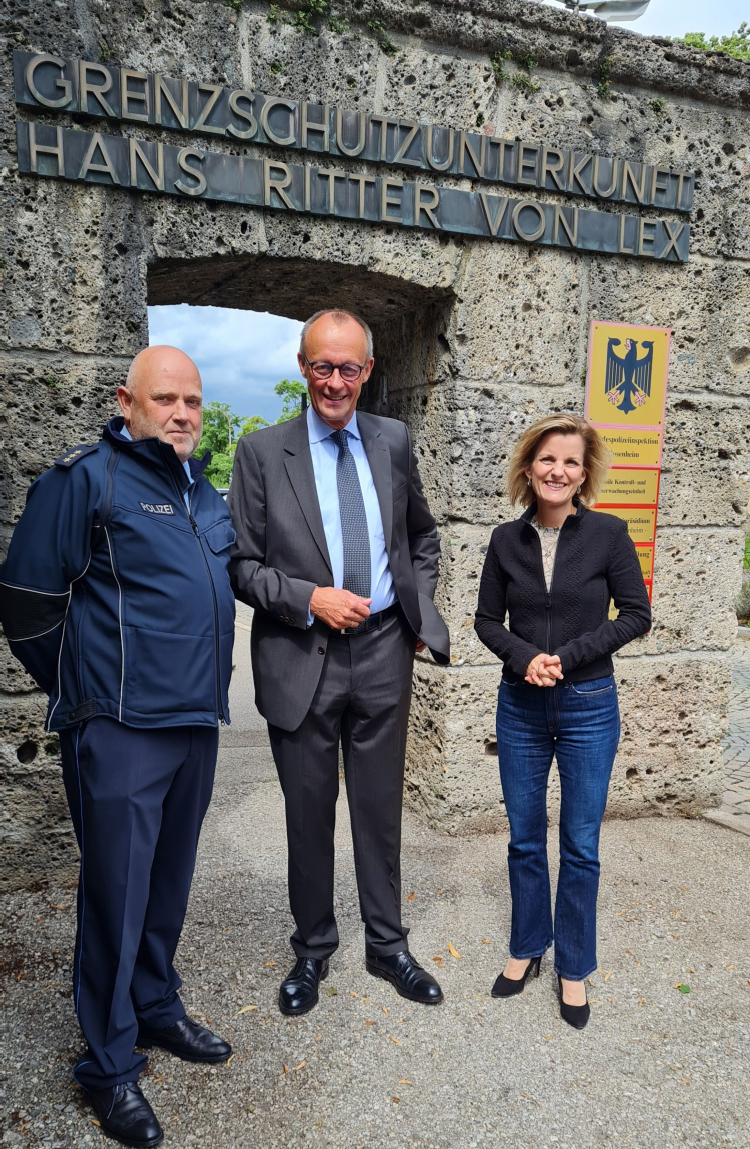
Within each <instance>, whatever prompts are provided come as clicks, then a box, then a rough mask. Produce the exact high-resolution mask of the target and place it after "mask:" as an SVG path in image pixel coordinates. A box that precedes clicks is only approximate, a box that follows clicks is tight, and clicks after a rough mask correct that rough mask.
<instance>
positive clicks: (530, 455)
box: [505, 411, 612, 507]
mask: <svg viewBox="0 0 750 1149" xmlns="http://www.w3.org/2000/svg"><path fill="white" fill-rule="evenodd" d="M545 435H580V436H581V438H582V439H583V468H584V470H585V472H586V478H585V479H584V480H583V483H582V485H581V493H580V495H579V496H578V497H579V499H580V500H581V502H583V503H586V504H589V505H590V504H591V503H595V502H596V496H597V495H598V493H599V491H600V489H601V487H602V484H603V483H604V480H605V479H606V477H607V472H608V471H609V468H610V466H611V465H612V455H611V453H610V451H609V448H608V447H607V445H606V444H605V442H604V440H603V439H602V438H601V437H600V436H599V434H598V433H597V432H596V431H595V430H594V428H593V427H592V426H591V424H590V423H587V422H586V420H585V419H582V418H581V416H580V415H571V414H569V413H568V412H567V411H563V412H560V413H559V414H554V415H545V417H544V418H543V419H540V420H539V421H538V422H537V423H534V424H533V426H531V427H529V428H528V430H527V431H524V433H523V435H521V438H520V439H519V440H518V442H517V443H516V445H515V447H514V448H513V451H512V453H511V456H510V460H509V461H508V474H507V477H506V480H505V489H506V491H507V494H508V498H509V499H510V501H511V503H521V504H522V505H523V506H524V507H528V506H529V505H530V504H531V503H533V502H534V501H535V499H536V496H535V494H534V491H533V488H532V487H530V486H529V481H528V478H527V476H526V472H527V471H528V470H529V469H530V467H531V464H532V463H533V462H534V459H535V457H536V454H537V451H538V450H539V444H540V443H541V441H542V439H543V438H544V437H545Z"/></svg>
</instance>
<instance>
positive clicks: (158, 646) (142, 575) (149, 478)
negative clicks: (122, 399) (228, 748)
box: [0, 416, 235, 730]
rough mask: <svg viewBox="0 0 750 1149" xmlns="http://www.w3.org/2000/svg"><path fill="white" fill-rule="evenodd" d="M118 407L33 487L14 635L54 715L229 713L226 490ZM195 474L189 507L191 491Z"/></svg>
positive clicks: (203, 718) (205, 722)
mask: <svg viewBox="0 0 750 1149" xmlns="http://www.w3.org/2000/svg"><path fill="white" fill-rule="evenodd" d="M122 426H123V419H122V416H118V417H117V418H115V419H111V420H110V422H109V423H108V424H107V426H106V428H105V430H104V434H103V437H102V439H101V440H100V442H99V443H96V444H93V445H87V446H81V447H77V448H74V449H73V450H71V451H69V452H67V453H66V454H65V455H63V456H61V458H59V459H58V460H57V462H56V463H55V465H54V467H52V468H51V469H50V470H49V471H46V472H45V473H44V474H43V475H41V476H40V477H39V478H38V479H37V480H36V482H34V483H33V484H32V486H31V487H30V488H29V493H28V496H27V502H26V508H25V510H24V512H23V514H22V515H21V518H20V521H19V523H18V525H17V527H16V529H15V532H14V534H13V538H12V541H11V544H10V549H9V551H8V557H7V559H6V561H5V563H4V564H3V566H2V567H1V568H0V619H1V620H2V624H3V629H4V631H5V634H6V635H7V637H8V639H9V641H10V648H11V650H12V651H13V653H14V654H15V656H16V657H17V658H18V659H19V660H20V661H21V662H22V663H23V665H24V666H25V668H26V669H27V671H28V672H29V674H31V676H32V677H33V678H34V679H35V680H36V682H37V683H38V684H39V686H40V687H41V688H42V690H44V691H46V693H48V694H49V696H50V701H49V709H48V712H47V729H48V730H64V729H66V728H68V727H70V726H73V725H75V724H77V723H79V722H82V721H84V720H86V719H89V718H93V717H94V716H95V715H98V714H103V715H107V716H109V717H110V718H115V719H117V720H118V721H119V722H123V723H125V724H126V725H128V726H141V727H155V726H183V725H199V726H215V725H216V724H217V722H218V721H219V720H221V721H224V722H228V721H229V708H228V703H227V689H228V687H229V679H230V675H231V670H232V643H233V639H234V596H233V594H232V591H231V588H230V585H229V576H228V574H227V566H228V563H229V548H230V547H231V545H232V543H233V542H234V539H235V535H234V531H233V530H232V525H231V522H230V518H229V512H228V511H227V508H226V504H225V503H224V500H223V499H222V498H221V496H220V495H219V494H218V492H217V491H215V490H214V488H213V487H212V486H211V484H210V483H209V482H208V481H207V480H206V479H204V478H203V477H202V471H203V469H204V467H205V466H206V463H207V462H208V458H206V457H205V456H204V458H203V459H202V460H201V461H200V462H199V461H197V460H194V459H191V460H190V470H191V474H192V476H193V478H194V480H195V482H194V483H193V485H192V486H191V485H190V484H189V482H188V477H187V474H186V473H185V469H184V467H183V465H182V464H181V463H180V461H179V459H178V457H177V455H176V453H175V450H174V448H173V447H172V445H171V444H169V443H163V442H161V441H160V440H159V439H139V440H136V441H132V440H129V439H127V438H125V437H124V436H123V435H121V434H120V430H121V428H122ZM188 488H189V500H190V510H189V511H188V507H187V505H186V503H185V500H184V498H183V495H184V492H185V491H186V490H187V489H188Z"/></svg>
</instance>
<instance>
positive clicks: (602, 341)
mask: <svg viewBox="0 0 750 1149" xmlns="http://www.w3.org/2000/svg"><path fill="white" fill-rule="evenodd" d="M669 336H670V331H669V328H667V327H640V326H636V325H634V324H626V323H599V322H598V321H597V320H594V321H593V322H592V324H591V335H590V339H589V375H588V380H587V385H586V418H587V419H588V420H589V421H590V422H591V423H594V424H595V425H597V426H598V425H600V424H605V425H609V426H614V427H621V426H628V425H629V426H633V427H649V428H652V429H654V430H656V429H661V428H662V427H663V426H664V406H665V403H666V397H667V369H668V365H669Z"/></svg>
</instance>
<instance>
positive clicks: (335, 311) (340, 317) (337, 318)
mask: <svg viewBox="0 0 750 1149" xmlns="http://www.w3.org/2000/svg"><path fill="white" fill-rule="evenodd" d="M323 315H330V317H331V319H332V320H333V322H334V323H346V321H347V319H353V320H354V322H355V323H358V324H359V326H360V327H361V328H362V330H363V331H364V333H365V335H366V337H367V358H368V359H372V331H371V330H370V328H369V327H368V325H367V324H366V323H365V321H364V319H361V318H360V316H359V315H355V314H354V312H353V311H344V309H343V308H341V307H326V308H324V309H323V310H322V311H316V312H315V314H314V315H311V316H310V318H309V319H308V321H307V323H306V324H305V325H304V327H303V328H302V331H301V332H300V337H299V353H300V355H304V354H305V340H306V339H307V333H308V331H309V330H310V328H311V327H312V325H313V323H315V322H317V320H318V319H320V318H321V317H322V316H323Z"/></svg>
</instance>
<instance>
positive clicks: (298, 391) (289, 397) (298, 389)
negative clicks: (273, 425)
mask: <svg viewBox="0 0 750 1149" xmlns="http://www.w3.org/2000/svg"><path fill="white" fill-rule="evenodd" d="M306 391H307V387H306V386H305V384H304V383H300V381H299V379H282V380H281V382H280V383H277V384H276V386H275V387H274V393H275V394H276V395H278V396H279V398H280V399H281V414H280V415H279V417H278V419H277V420H276V422H277V423H286V422H287V421H288V420H289V419H294V418H296V416H297V415H300V414H301V413H302V396H303V395H304V394H305V392H306Z"/></svg>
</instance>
